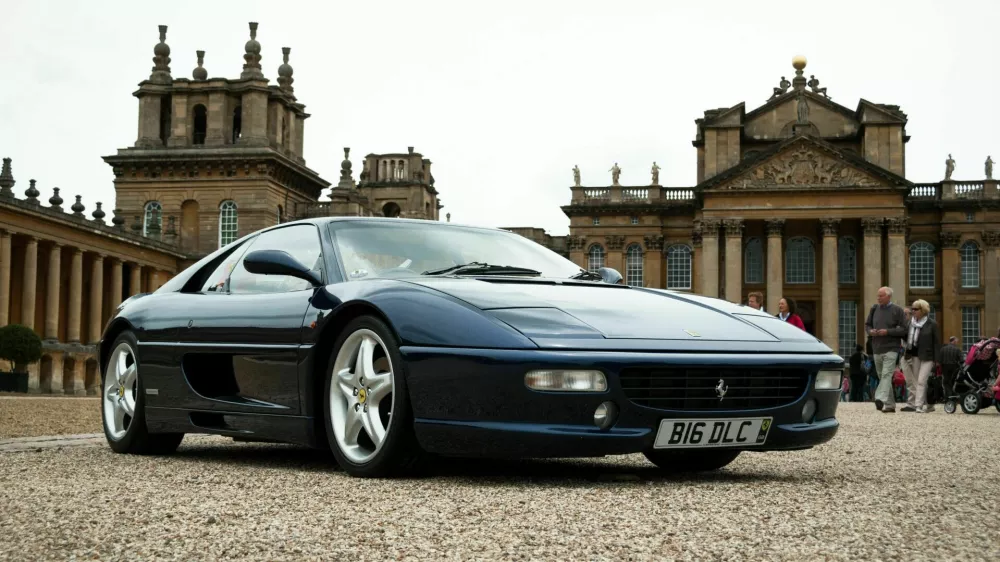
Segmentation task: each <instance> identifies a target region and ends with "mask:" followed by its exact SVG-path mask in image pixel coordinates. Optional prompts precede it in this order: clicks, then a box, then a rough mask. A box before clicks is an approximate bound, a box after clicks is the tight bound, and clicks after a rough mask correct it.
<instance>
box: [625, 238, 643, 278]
mask: <svg viewBox="0 0 1000 562" xmlns="http://www.w3.org/2000/svg"><path fill="white" fill-rule="evenodd" d="M625 283H627V284H628V285H631V286H633V287H642V246H640V245H638V244H632V245H630V246H629V247H628V249H627V250H625Z"/></svg>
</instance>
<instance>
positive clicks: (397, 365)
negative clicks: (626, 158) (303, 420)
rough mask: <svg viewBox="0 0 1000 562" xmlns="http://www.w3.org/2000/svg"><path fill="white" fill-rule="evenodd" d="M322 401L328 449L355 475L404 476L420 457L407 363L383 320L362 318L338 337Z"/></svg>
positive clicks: (348, 471) (366, 476)
mask: <svg viewBox="0 0 1000 562" xmlns="http://www.w3.org/2000/svg"><path fill="white" fill-rule="evenodd" d="M323 403H324V404H323V405H324V414H325V417H326V434H327V438H328V440H329V443H330V449H331V450H332V452H333V455H334V457H336V459H337V463H338V464H340V466H341V467H342V468H343V469H344V471H345V472H347V473H348V474H350V475H351V476H358V477H365V478H377V477H383V476H390V475H393V474H399V473H404V472H406V471H408V470H409V469H411V468H413V466H414V465H415V464H416V461H417V459H418V458H419V457H420V456H421V451H420V450H419V447H418V445H417V442H416V437H415V436H414V433H413V415H412V413H411V408H410V400H409V393H408V392H407V389H406V379H405V377H404V371H403V359H402V356H401V355H400V354H399V348H398V346H397V345H396V342H395V337H394V336H393V334H392V332H390V331H389V329H388V327H386V325H385V324H384V323H383V322H382V321H380V320H379V319H377V318H374V317H371V316H361V317H358V318H356V319H354V320H352V321H351V322H350V323H348V325H347V326H346V327H345V328H344V331H343V332H342V333H341V334H340V336H339V337H338V338H337V341H336V343H335V345H334V352H333V354H332V355H331V357H330V364H329V367H328V368H327V373H326V384H325V387H324V397H323Z"/></svg>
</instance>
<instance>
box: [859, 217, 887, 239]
mask: <svg viewBox="0 0 1000 562" xmlns="http://www.w3.org/2000/svg"><path fill="white" fill-rule="evenodd" d="M884 220H885V219H883V218H881V217H864V218H862V219H861V229H862V230H864V231H865V236H882V221H884Z"/></svg>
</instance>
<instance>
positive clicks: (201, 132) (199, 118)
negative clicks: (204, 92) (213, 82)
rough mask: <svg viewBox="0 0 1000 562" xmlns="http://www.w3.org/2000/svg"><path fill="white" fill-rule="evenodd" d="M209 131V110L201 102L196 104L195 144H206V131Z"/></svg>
mask: <svg viewBox="0 0 1000 562" xmlns="http://www.w3.org/2000/svg"><path fill="white" fill-rule="evenodd" d="M206 131H208V111H206V110H205V106H204V105H201V104H200V103H199V104H198V105H196V106H194V138H193V144H205V133H206Z"/></svg>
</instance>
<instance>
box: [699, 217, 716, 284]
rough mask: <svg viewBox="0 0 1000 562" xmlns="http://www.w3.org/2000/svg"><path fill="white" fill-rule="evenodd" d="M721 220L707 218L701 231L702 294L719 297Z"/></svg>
mask: <svg viewBox="0 0 1000 562" xmlns="http://www.w3.org/2000/svg"><path fill="white" fill-rule="evenodd" d="M719 224H720V223H719V221H718V219H705V220H703V221H702V232H701V284H702V287H701V294H702V295H704V296H706V297H712V298H718V297H719Z"/></svg>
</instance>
